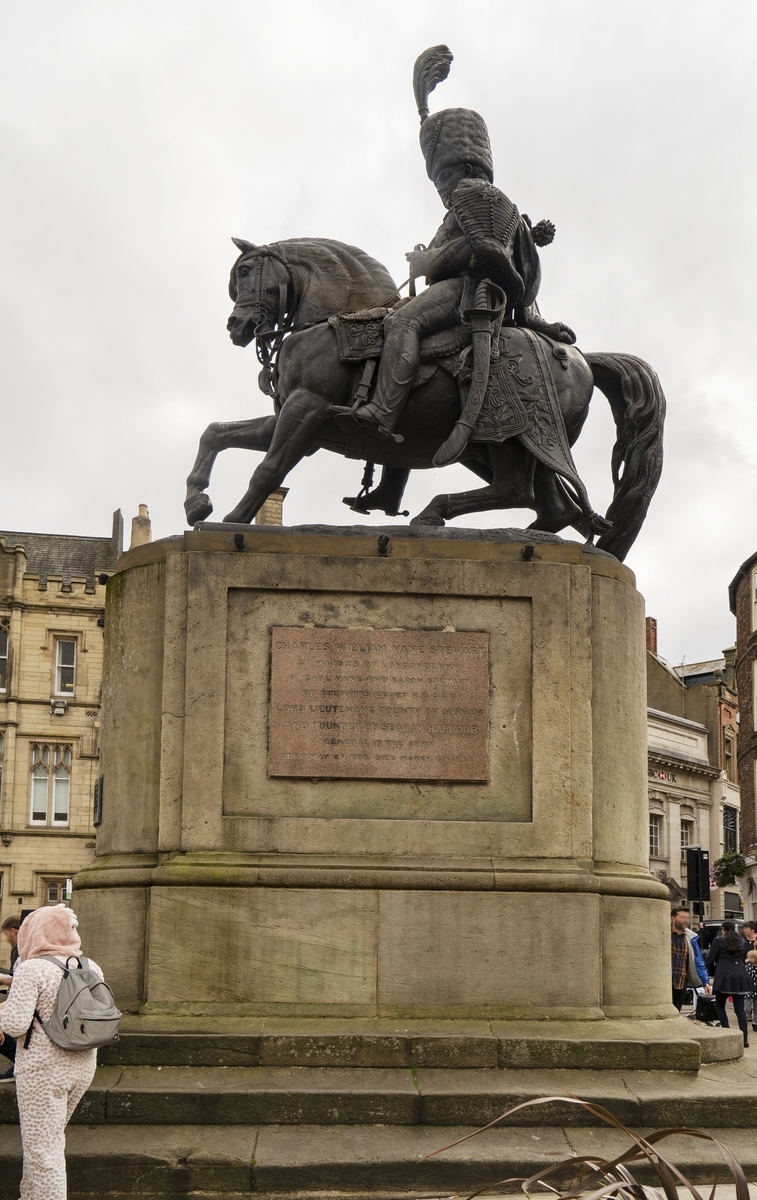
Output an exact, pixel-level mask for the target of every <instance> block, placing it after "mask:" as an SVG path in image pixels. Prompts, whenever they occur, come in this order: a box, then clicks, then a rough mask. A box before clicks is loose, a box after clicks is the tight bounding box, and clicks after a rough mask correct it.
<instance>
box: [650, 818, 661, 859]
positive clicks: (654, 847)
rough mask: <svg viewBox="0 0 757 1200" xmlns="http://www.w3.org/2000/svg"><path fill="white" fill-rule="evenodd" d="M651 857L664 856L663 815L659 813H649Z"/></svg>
mask: <svg viewBox="0 0 757 1200" xmlns="http://www.w3.org/2000/svg"><path fill="white" fill-rule="evenodd" d="M649 857H650V858H661V857H662V817H661V815H660V814H659V813H650V814H649Z"/></svg>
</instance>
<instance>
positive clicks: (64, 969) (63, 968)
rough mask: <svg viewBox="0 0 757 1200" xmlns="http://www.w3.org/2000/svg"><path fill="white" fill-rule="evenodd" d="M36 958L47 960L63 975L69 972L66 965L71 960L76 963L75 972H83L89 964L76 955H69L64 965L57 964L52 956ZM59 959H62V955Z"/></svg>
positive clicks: (46, 955) (56, 960)
mask: <svg viewBox="0 0 757 1200" xmlns="http://www.w3.org/2000/svg"><path fill="white" fill-rule="evenodd" d="M36 957H37V958H44V959H47V961H48V962H51V963H55V965H56V967H60V969H61V971H62V972H63V974H64V975H65V974H66V973H67V972H69V971H70V970H71V968H70V967H69V965H68V964H69V963H70V962H71V959H73V960H74V962H75V963H76V967H75V970H77V971H82V970H84V968H85V967H88V966H89V962H88V960H87V959H86V958H79V957H78V956H77V955H76V954H69V956H68V958H67V959H66V961H65V963H61V962H59V961H58V959H57V958H55V956H54V955H52V954H37V955H36ZM59 957H61V958H62V957H63V955H60V956H59Z"/></svg>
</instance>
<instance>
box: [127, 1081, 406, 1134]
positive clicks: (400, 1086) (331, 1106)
mask: <svg viewBox="0 0 757 1200" xmlns="http://www.w3.org/2000/svg"><path fill="white" fill-rule="evenodd" d="M107 1119H108V1121H109V1122H113V1123H116V1124H118V1123H120V1122H136V1123H139V1124H144V1123H149V1122H156V1123H166V1124H179V1123H181V1124H186V1123H190V1122H191V1123H194V1122H197V1123H198V1124H213V1123H218V1124H228V1123H235V1124H245V1125H246V1124H256V1123H258V1122H261V1121H264V1122H267V1123H270V1122H276V1123H282V1124H284V1123H286V1124H299V1123H303V1122H305V1123H310V1124H324V1125H332V1124H340V1123H344V1124H366V1123H370V1122H376V1123H381V1124H391V1125H397V1124H413V1123H415V1122H417V1121H418V1093H417V1089H416V1087H415V1084H414V1081H413V1076H412V1073H411V1072H410V1071H400V1070H391V1071H382V1070H375V1069H371V1068H366V1069H361V1070H349V1069H348V1070H342V1069H339V1068H318V1067H316V1068H312V1069H310V1068H306V1067H256V1068H243V1067H217V1068H209V1067H206V1068H192V1067H164V1068H163V1070H162V1071H160V1070H159V1069H158V1068H150V1067H125V1068H124V1069H123V1073H122V1076H121V1078H120V1080H119V1081H118V1083H117V1084H116V1086H114V1087H113V1088H112V1089H111V1090H110V1091H109V1093H108V1099H107Z"/></svg>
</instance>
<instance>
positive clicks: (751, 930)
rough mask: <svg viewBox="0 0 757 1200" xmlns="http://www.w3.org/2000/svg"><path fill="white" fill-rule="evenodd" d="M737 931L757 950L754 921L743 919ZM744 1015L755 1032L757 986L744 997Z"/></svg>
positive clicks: (756, 1023) (756, 1022)
mask: <svg viewBox="0 0 757 1200" xmlns="http://www.w3.org/2000/svg"><path fill="white" fill-rule="evenodd" d="M739 933H740V934H741V936H742V937H743V938H746V940H747V941H748V942H749V949H750V950H757V926H755V923H754V921H745V922H744V924H743V925H742V926H741V929H740V930H739ZM748 970H749V966H748V965H747V971H748ZM746 1015H747V1020H749V1021H751V1022H752V1029H753V1030H754V1032H755V1033H757V988H755V991H753V992H752V993H751V994H750V995H749V996H747V998H746Z"/></svg>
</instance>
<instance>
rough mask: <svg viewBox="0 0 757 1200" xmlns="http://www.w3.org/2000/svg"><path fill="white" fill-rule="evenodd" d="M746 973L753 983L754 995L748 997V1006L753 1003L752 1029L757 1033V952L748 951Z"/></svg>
mask: <svg viewBox="0 0 757 1200" xmlns="http://www.w3.org/2000/svg"><path fill="white" fill-rule="evenodd" d="M746 973H747V975H748V976H749V978H750V979H751V981H752V994H751V996H748V997H747V1005H749V1004H750V1001H751V1006H750V1007H751V1013H752V1029H753V1030H754V1032H755V1033H757V1019H756V1018H757V950H747V955H746Z"/></svg>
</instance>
